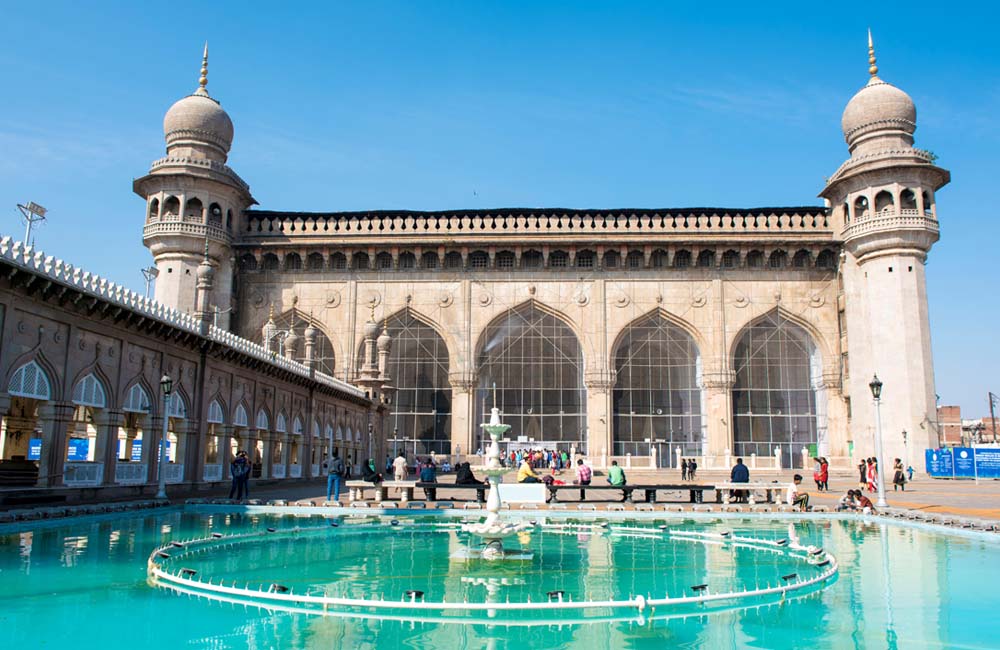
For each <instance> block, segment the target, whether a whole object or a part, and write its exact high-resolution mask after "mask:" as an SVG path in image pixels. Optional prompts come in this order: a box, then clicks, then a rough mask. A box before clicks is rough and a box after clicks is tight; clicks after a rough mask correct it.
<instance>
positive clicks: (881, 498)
mask: <svg viewBox="0 0 1000 650" xmlns="http://www.w3.org/2000/svg"><path fill="white" fill-rule="evenodd" d="M875 452H876V454H877V457H878V503H877V504H876V505H877V506H878V507H879V508H885V507H887V506H888V505H889V504H888V503H887V502H886V500H885V458H884V457H883V454H882V400H881V399H880V398H878V397H876V398H875Z"/></svg>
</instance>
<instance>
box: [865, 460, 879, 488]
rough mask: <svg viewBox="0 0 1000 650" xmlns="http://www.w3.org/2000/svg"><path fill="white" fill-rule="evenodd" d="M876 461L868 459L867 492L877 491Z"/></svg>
mask: <svg viewBox="0 0 1000 650" xmlns="http://www.w3.org/2000/svg"><path fill="white" fill-rule="evenodd" d="M878 482H879V475H878V461H877V460H875V459H874V458H869V459H868V491H869V492H872V493H874V492H876V491H877V490H878Z"/></svg>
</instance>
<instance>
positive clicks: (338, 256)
mask: <svg viewBox="0 0 1000 650" xmlns="http://www.w3.org/2000/svg"><path fill="white" fill-rule="evenodd" d="M330 268H333V269H337V270H343V269H346V268H347V256H346V255H344V254H343V253H334V254H333V255H331V256H330Z"/></svg>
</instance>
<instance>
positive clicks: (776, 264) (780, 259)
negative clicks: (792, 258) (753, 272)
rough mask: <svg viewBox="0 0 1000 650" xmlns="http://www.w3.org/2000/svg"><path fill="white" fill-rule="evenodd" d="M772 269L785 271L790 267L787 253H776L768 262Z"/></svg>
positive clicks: (772, 254)
mask: <svg viewBox="0 0 1000 650" xmlns="http://www.w3.org/2000/svg"><path fill="white" fill-rule="evenodd" d="M767 265H768V266H770V267H771V268H772V269H783V268H785V267H786V266H788V253H786V252H785V251H774V252H773V253H771V257H770V259H769V260H768V262H767Z"/></svg>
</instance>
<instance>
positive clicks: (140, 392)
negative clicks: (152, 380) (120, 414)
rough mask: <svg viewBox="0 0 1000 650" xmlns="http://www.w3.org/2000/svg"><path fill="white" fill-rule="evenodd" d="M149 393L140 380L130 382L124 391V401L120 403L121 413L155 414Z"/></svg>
mask: <svg viewBox="0 0 1000 650" xmlns="http://www.w3.org/2000/svg"><path fill="white" fill-rule="evenodd" d="M150 393H151V391H150V390H149V388H148V387H147V385H146V382H145V381H143V380H142V378H140V379H137V380H135V381H133V382H132V384H131V385H130V386H129V387H128V388H127V389H126V390H125V400H124V401H123V402H122V411H125V412H126V413H143V414H145V413H150V414H152V413H155V412H156V411H155V408H154V407H155V406H156V405H155V404H154V403H153V400H152V399H151V398H150Z"/></svg>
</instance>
